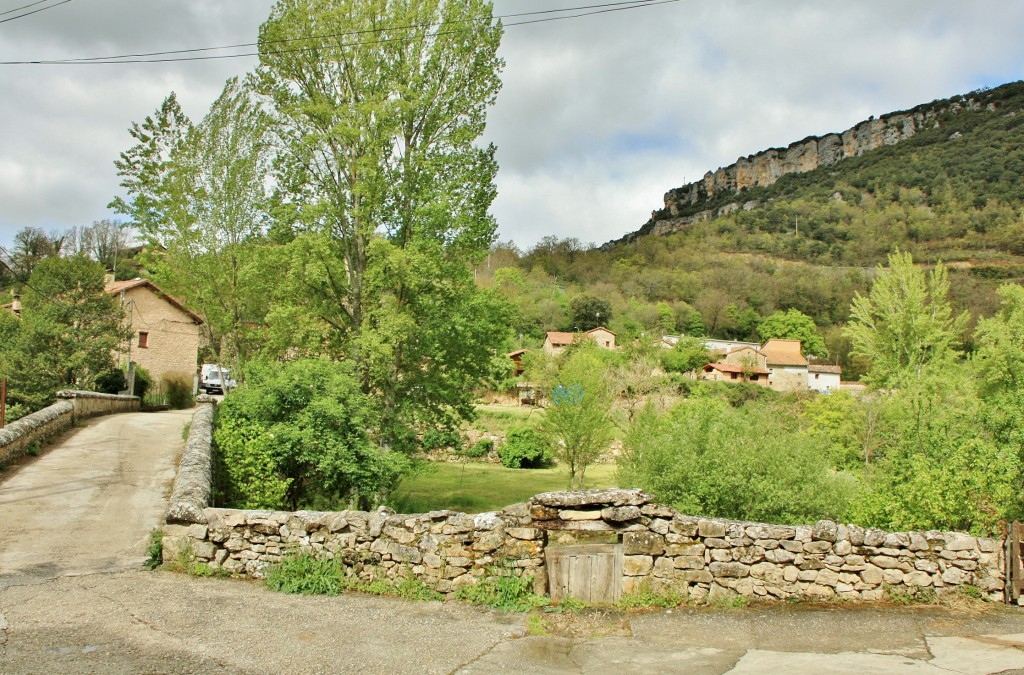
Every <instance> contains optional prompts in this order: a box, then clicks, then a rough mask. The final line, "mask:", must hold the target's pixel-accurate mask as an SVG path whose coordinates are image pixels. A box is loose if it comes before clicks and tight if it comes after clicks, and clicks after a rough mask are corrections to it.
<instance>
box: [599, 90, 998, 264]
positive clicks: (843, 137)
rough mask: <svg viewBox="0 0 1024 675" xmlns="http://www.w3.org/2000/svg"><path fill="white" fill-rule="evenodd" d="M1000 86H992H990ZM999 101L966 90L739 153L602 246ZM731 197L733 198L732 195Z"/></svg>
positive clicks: (700, 215) (676, 223)
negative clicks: (831, 130)
mask: <svg viewBox="0 0 1024 675" xmlns="http://www.w3.org/2000/svg"><path fill="white" fill-rule="evenodd" d="M995 91H998V90H993V92H995ZM996 108H997V103H996V102H995V101H993V100H992V97H990V96H988V95H986V94H985V93H976V94H970V95H967V96H961V97H956V98H952V99H947V100H944V101H936V102H933V103H929V104H925V105H921V106H917V107H916V108H914V109H912V110H909V111H904V112H894V113H889V114H888V115H883V116H882V117H880V118H878V119H875V118H873V117H872V118H871V119H868V120H866V121H864V122H861V123H860V124H857V125H856V126H854V127H853V128H851V129H848V130H846V131H844V132H841V133H830V134H825V135H824V136H810V137H808V138H805V139H804V140H802V141H797V142H796V143H792V144H790V145H789V146H788V147H785V148H771V149H769V150H764V151H763V152H759V153H757V154H754V155H749V156H747V157H741V158H740V159H738V160H737V161H736V163H734V164H730V165H729V166H727V167H724V168H720V169H718V170H717V171H709V172H707V173H706V174H704V178H703V179H702V180H699V181H697V182H694V183H689V184H687V185H684V186H682V187H678V188H675V189H673V190H669V191H668V192H667V193H666V194H665V207H664V208H663V209H660V210H658V211H654V212H653V213H652V214H651V219H650V220H649V221H647V223H645V224H644V225H643V226H642V227H641V228H640V229H639V230H637V231H636V232H632V233H630V234H627V235H626V236H625V237H623V238H621V239H619V240H616V241H613V242H609V243H607V244H605V245H604V246H603V247H602V248H604V249H608V248H610V247H612V246H614V245H615V244H621V243H629V242H632V241H634V240H636V239H637V238H638V237H642V236H644V235H647V234H671V233H673V232H678V231H679V230H681V229H683V228H685V227H686V226H687V225H691V224H693V223H695V222H699V221H702V220H709V219H711V218H715V217H718V216H722V215H727V214H729V213H733V212H735V211H739V210H741V209H743V210H748V211H749V210H751V209H754V208H757V207H758V206H760V205H761V202H760V201H759V200H757V199H749V198H748V199H742V196H743V192H744V191H746V190H748V189H749V188H755V187H767V186H770V185H772V184H774V183H775V182H776V181H777V180H779V178H781V177H782V176H785V175H786V174H791V173H803V172H806V171H813V170H814V169H818V168H820V167H827V166H831V165H833V164H836V163H837V162H839V161H841V160H843V159H845V158H847V157H858V156H860V155H863V154H864V153H866V152H870V151H872V150H875V149H878V148H881V147H883V146H889V145H896V144H897V143H900V142H901V141H904V140H906V139H908V138H912V137H913V136H915V135H916V134H917V133H919V132H921V131H922V130H926V129H933V128H940V127H941V125H942V119H943V118H944V117H945V116H946V115H950V114H957V113H960V112H963V111H980V110H988V111H994V110H996ZM733 197H735V199H733Z"/></svg>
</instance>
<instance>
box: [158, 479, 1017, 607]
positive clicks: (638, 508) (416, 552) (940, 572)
mask: <svg viewBox="0 0 1024 675" xmlns="http://www.w3.org/2000/svg"><path fill="white" fill-rule="evenodd" d="M195 520H197V521H201V522H189V520H188V519H182V518H178V519H176V520H175V519H169V521H168V524H167V526H166V527H165V531H164V542H165V547H167V548H166V549H165V556H170V557H174V556H177V555H178V554H179V552H182V551H184V552H186V553H187V555H189V556H191V557H192V558H194V559H196V560H199V561H202V562H205V563H207V564H209V565H211V566H212V567H214V568H221V569H224V570H227V571H229V572H231V573H233V574H239V575H245V576H249V577H252V578H261V577H262V576H264V574H265V573H266V570H267V568H268V567H269V566H270V565H272V564H274V563H277V562H280V561H281V560H282V559H283V558H284V557H285V556H287V555H289V554H293V553H301V552H305V553H310V554H312V555H314V556H318V557H324V558H330V559H338V560H341V561H343V562H344V563H345V564H346V565H347V566H348V568H349V570H350V571H351V573H352V574H354V575H357V576H359V577H360V578H361V579H363V580H366V581H371V580H378V579H391V580H398V579H401V578H405V577H408V576H410V575H412V576H415V577H417V578H419V579H420V580H421V581H423V582H425V583H426V584H427V585H429V586H431V587H432V588H434V589H436V590H438V591H440V592H442V593H451V592H453V591H454V590H455V589H456V588H457V587H458V586H460V585H462V584H472V583H476V582H477V581H478V580H479V579H480V578H482V577H484V576H486V575H488V574H491V573H492V572H493V570H494V569H495V567H501V568H503V569H505V570H511V572H512V573H513V574H516V575H519V576H529V577H531V578H532V579H533V584H534V589H535V591H536V592H537V593H547V592H549V590H550V589H549V584H548V577H547V570H546V565H545V554H546V551H547V549H548V548H549V547H554V546H558V545H561V544H564V543H566V542H567V540H568V543H579V541H577V540H585V539H586V538H588V537H592V536H595V535H596V536H600V537H603V538H605V539H606V540H607V539H608V538H611V539H614V540H615V541H616V542H617V544H615V546H618V547H620V548H619V549H618V550H619V552H620V553H621V556H622V575H621V578H620V579H619V580H618V582H619V583H621V584H622V591H623V592H626V593H629V592H631V591H636V590H638V589H639V588H641V587H642V586H644V585H648V586H650V587H651V588H653V589H655V590H659V589H660V590H664V589H672V590H674V591H676V592H678V593H682V594H684V595H685V596H686V597H689V598H691V599H692V600H694V601H703V600H711V601H714V600H716V599H719V598H727V597H733V596H745V597H750V598H763V599H773V598H774V599H786V598H807V599H829V598H840V599H849V600H868V601H870V600H880V599H882V598H883V597H884V596H885V593H886V591H887V590H889V589H894V590H896V591H901V592H905V593H914V592H918V591H919V590H920V589H934V590H937V591H939V592H942V591H945V590H948V589H951V588H956V587H958V586H961V585H964V584H970V585H972V586H975V587H977V588H978V589H979V590H980V591H981V592H983V593H985V594H987V595H988V596H989V597H991V598H993V599H1002V592H1003V585H1004V581H1003V572H1002V570H1003V565H1002V547H1001V546H1000V545H999V542H998V541H996V540H993V539H979V538H975V537H972V536H970V535H967V534H963V533H957V532H938V531H930V532H895V533H894V532H883V531H880V530H874V529H864V528H860V527H857V526H853V525H840V524H837V523H833V522H831V521H821V522H819V523H816V524H815V525H813V526H779V525H768V524H761V523H743V522H735V521H728V520H721V519H713V518H699V517H695V516H687V515H683V514H680V513H678V512H677V511H676V510H674V509H672V508H670V507H667V506H664V505H659V504H656V503H654V502H653V497H652V496H651V495H648V494H645V493H643V492H641V491H639V490H600V491H581V492H554V493H545V494H541V495H537V496H535V497H533V498H532V499H531V500H530V501H529V502H527V503H523V504H516V505H513V506H509V507H507V508H505V509H502V510H501V511H497V512H493V513H483V514H477V515H468V514H464V513H457V512H452V511H434V512H431V513H426V514H417V515H402V514H397V513H395V512H394V511H391V510H389V509H386V508H381V509H379V510H377V511H374V512H362V511H342V512H336V513H324V512H310V511H301V512H297V513H286V512H274V511H239V510H230V509H212V508H206V509H203V510H202V512H201V515H199V516H198V517H197V518H195ZM506 573H507V572H506Z"/></svg>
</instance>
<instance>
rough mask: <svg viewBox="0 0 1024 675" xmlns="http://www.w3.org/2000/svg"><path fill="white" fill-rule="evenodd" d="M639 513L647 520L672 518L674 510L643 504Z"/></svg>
mask: <svg viewBox="0 0 1024 675" xmlns="http://www.w3.org/2000/svg"><path fill="white" fill-rule="evenodd" d="M640 512H641V513H642V514H643V515H645V516H647V517H648V518H674V517H675V516H676V515H677V514H676V510H675V509H673V508H672V507H671V506H665V505H663V504H644V505H643V506H642V507H641V508H640Z"/></svg>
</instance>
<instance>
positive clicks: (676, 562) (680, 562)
mask: <svg viewBox="0 0 1024 675" xmlns="http://www.w3.org/2000/svg"><path fill="white" fill-rule="evenodd" d="M661 560H671V561H672V564H673V566H675V567H676V568H677V569H683V570H699V569H704V568H705V567H707V562H706V561H705V560H704V556H697V555H681V556H677V557H675V558H661Z"/></svg>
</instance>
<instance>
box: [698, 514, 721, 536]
mask: <svg viewBox="0 0 1024 675" xmlns="http://www.w3.org/2000/svg"><path fill="white" fill-rule="evenodd" d="M697 531H698V532H699V533H700V536H702V537H715V538H721V537H724V536H725V534H726V531H727V525H726V523H723V522H722V521H720V520H708V519H707V518H702V519H701V520H700V521H699V522H698V523H697Z"/></svg>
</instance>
